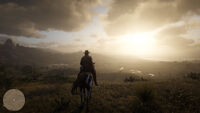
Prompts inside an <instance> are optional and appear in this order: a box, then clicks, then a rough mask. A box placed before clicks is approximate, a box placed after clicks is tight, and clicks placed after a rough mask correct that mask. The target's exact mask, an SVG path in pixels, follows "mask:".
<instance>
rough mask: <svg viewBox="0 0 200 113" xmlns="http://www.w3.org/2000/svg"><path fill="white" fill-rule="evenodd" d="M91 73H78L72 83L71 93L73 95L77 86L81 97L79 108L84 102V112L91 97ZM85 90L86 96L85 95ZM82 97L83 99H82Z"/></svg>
mask: <svg viewBox="0 0 200 113" xmlns="http://www.w3.org/2000/svg"><path fill="white" fill-rule="evenodd" d="M92 85H93V81H92V73H89V72H82V73H80V74H79V75H78V77H77V80H76V81H75V82H74V83H73V86H72V90H71V93H72V94H73V95H74V94H75V91H77V88H78V87H79V89H80V97H81V103H80V108H81V109H82V108H83V107H84V105H85V104H86V112H87V111H88V102H89V100H90V98H91V93H92ZM86 91H87V96H86V94H85V93H86ZM83 97H84V101H83Z"/></svg>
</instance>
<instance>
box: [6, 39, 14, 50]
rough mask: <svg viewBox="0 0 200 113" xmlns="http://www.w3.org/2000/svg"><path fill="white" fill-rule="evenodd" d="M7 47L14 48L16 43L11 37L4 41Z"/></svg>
mask: <svg viewBox="0 0 200 113" xmlns="http://www.w3.org/2000/svg"><path fill="white" fill-rule="evenodd" d="M4 46H5V47H9V48H13V47H14V46H15V45H14V43H13V41H12V40H11V39H7V40H6V41H5V43H4Z"/></svg>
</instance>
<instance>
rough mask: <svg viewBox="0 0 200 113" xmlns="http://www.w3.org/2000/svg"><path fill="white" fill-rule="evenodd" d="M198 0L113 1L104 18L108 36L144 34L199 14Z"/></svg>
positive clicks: (199, 2)
mask: <svg viewBox="0 0 200 113" xmlns="http://www.w3.org/2000/svg"><path fill="white" fill-rule="evenodd" d="M199 4H200V1H199V0H126V1H124V0H113V2H112V3H111V4H110V10H109V11H108V14H107V15H106V17H105V20H104V21H105V30H106V32H107V34H109V35H121V34H126V33H130V32H131V33H134V32H145V31H149V30H152V29H156V28H158V27H161V26H163V25H165V24H170V23H174V22H177V21H179V20H181V19H183V18H184V17H187V16H191V15H195V14H200V5H199Z"/></svg>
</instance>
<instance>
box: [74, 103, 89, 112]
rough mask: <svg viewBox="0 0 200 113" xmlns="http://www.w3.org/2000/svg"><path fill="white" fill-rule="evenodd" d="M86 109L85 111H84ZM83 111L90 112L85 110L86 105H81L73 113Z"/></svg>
mask: <svg viewBox="0 0 200 113" xmlns="http://www.w3.org/2000/svg"><path fill="white" fill-rule="evenodd" d="M84 109H85V110H84ZM82 111H85V113H88V112H89V109H88V108H85V107H84V105H80V106H78V107H77V109H75V110H74V111H73V112H72V113H81V112H82Z"/></svg>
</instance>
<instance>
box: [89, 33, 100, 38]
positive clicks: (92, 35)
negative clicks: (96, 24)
mask: <svg viewBox="0 0 200 113" xmlns="http://www.w3.org/2000/svg"><path fill="white" fill-rule="evenodd" d="M90 37H91V38H98V35H97V34H91V35H90Z"/></svg>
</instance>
